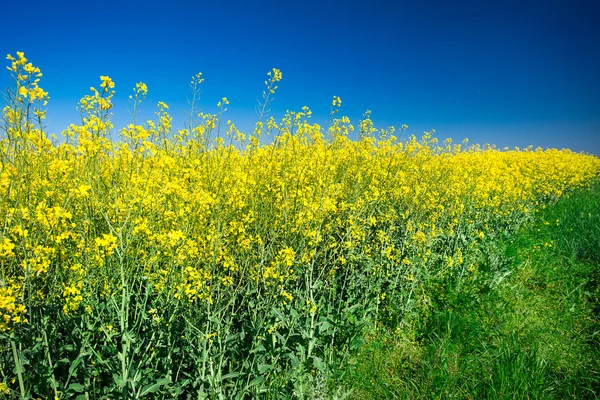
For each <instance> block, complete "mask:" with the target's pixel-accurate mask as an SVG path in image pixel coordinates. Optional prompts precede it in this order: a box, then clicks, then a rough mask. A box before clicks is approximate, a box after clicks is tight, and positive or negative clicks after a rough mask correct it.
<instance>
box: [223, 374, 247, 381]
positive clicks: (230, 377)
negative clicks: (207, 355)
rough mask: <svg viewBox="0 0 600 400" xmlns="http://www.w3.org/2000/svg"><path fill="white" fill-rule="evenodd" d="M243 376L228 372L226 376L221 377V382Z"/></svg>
mask: <svg viewBox="0 0 600 400" xmlns="http://www.w3.org/2000/svg"><path fill="white" fill-rule="evenodd" d="M242 375H244V373H243V372H230V373H228V374H225V375H223V376H222V377H221V380H222V381H224V380H226V379H233V378H238V377H240V376H242Z"/></svg>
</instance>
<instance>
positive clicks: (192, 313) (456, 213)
mask: <svg viewBox="0 0 600 400" xmlns="http://www.w3.org/2000/svg"><path fill="white" fill-rule="evenodd" d="M7 58H8V61H9V66H8V70H9V71H10V74H12V77H13V86H12V87H11V88H9V90H8V92H7V96H6V102H5V106H4V108H3V112H2V114H3V125H2V127H1V128H0V135H1V136H0V140H1V141H0V162H1V164H0V197H1V199H2V200H1V202H0V219H1V221H2V227H1V230H0V394H1V393H3V394H4V395H5V396H7V398H23V399H24V398H43V399H45V398H58V399H63V398H81V399H108V398H142V397H143V398H185V396H186V395H189V396H190V398H211V399H212V398H214V399H220V398H228V399H229V398H293V397H301V396H302V393H307V392H306V390H308V389H307V388H312V389H311V390H317V389H315V388H319V387H320V388H322V389H319V390H322V393H325V392H327V390H328V389H327V380H328V372H329V371H331V370H332V369H334V368H335V367H336V366H337V365H339V364H340V363H341V362H343V360H344V358H345V357H346V355H347V354H349V352H352V351H354V350H355V349H357V348H358V347H359V346H360V344H361V341H362V337H363V336H364V334H365V332H367V331H368V330H369V329H371V327H373V326H374V325H375V324H377V323H378V322H380V321H382V320H390V319H393V320H395V321H396V322H397V324H398V326H399V329H405V330H407V331H409V330H410V329H411V328H410V327H411V321H414V320H415V319H418V318H419V316H420V315H424V313H426V312H427V310H428V309H429V308H430V307H432V303H433V302H434V301H435V299H436V298H439V296H440V294H442V293H443V291H444V282H450V281H453V282H457V281H460V282H464V283H463V284H464V285H465V286H466V287H468V284H469V282H471V281H474V280H475V279H476V277H477V274H478V270H477V267H476V265H474V264H470V263H469V262H468V260H467V258H466V257H465V254H467V253H468V252H469V251H470V250H471V249H472V248H474V247H477V246H478V244H479V243H480V242H481V241H482V240H483V239H484V238H486V237H488V236H497V235H508V234H510V233H511V232H514V231H515V230H516V229H517V228H518V227H519V226H521V225H522V224H523V223H524V222H526V221H528V220H529V219H530V218H531V217H532V215H533V214H534V212H535V211H536V210H537V209H540V208H541V207H544V206H545V205H546V204H548V203H550V202H553V201H555V200H556V199H558V198H559V197H561V196H562V195H563V194H564V193H566V192H569V191H571V190H573V189H575V188H579V187H582V186H586V185H589V184H590V182H592V180H593V179H594V178H596V177H597V176H598V174H599V173H600V160H599V159H598V158H597V157H595V156H591V155H586V154H577V153H573V152H571V151H569V150H555V149H548V150H542V149H533V148H527V149H523V150H519V149H511V150H508V149H506V150H498V149H496V148H494V147H491V146H483V147H482V146H478V145H469V144H468V143H467V142H466V141H465V142H462V143H460V144H454V143H452V141H451V140H446V141H444V142H443V143H439V142H438V141H437V139H436V138H435V137H434V136H433V133H431V132H426V133H425V134H424V135H423V136H422V137H420V138H417V137H415V136H410V137H408V138H404V136H403V134H404V133H405V131H406V128H407V127H406V126H403V127H401V128H400V129H394V128H393V127H391V128H388V129H376V128H375V126H374V123H373V121H372V120H371V118H370V113H369V112H367V113H365V115H364V119H363V120H361V121H359V122H358V123H357V125H356V126H355V125H353V123H352V122H351V121H350V119H349V118H347V117H345V116H339V115H340V114H339V113H338V111H339V110H340V106H341V99H340V98H339V97H334V99H333V101H332V104H331V118H330V122H329V123H328V124H327V125H326V126H321V125H319V124H317V123H313V122H311V114H312V113H311V111H310V109H309V108H308V107H304V108H303V109H302V110H299V111H297V112H292V111H289V112H287V113H286V114H285V115H284V117H283V118H281V119H280V120H276V119H275V118H274V117H272V116H270V115H269V113H268V110H269V104H270V102H271V101H272V99H273V95H274V93H275V92H276V90H278V89H279V88H278V84H279V82H280V81H281V80H282V72H281V71H279V70H278V69H273V70H272V71H271V72H269V74H268V76H267V81H266V82H265V84H266V88H265V91H264V94H263V97H262V100H261V102H260V106H259V107H258V109H257V114H258V122H257V123H256V124H255V128H254V130H253V131H251V132H241V131H240V130H239V129H238V128H237V127H236V125H235V124H234V123H233V122H231V121H229V120H227V118H226V117H225V115H226V114H225V112H226V108H227V105H228V103H229V102H228V100H227V99H226V98H223V99H222V100H221V101H220V102H219V103H218V104H217V106H218V109H219V111H218V112H217V113H215V114H211V113H202V112H198V111H197V104H195V103H193V102H192V103H191V105H190V109H191V110H192V111H191V113H190V116H189V118H187V120H186V125H185V129H180V130H174V129H173V117H172V116H171V115H170V114H169V106H168V105H167V104H165V103H163V102H159V103H158V106H157V109H156V112H155V115H156V117H155V118H154V119H153V120H148V121H144V122H140V121H138V120H137V117H136V110H137V108H138V107H139V106H140V104H141V103H142V101H143V100H144V99H145V97H146V95H147V92H148V90H149V88H148V87H147V86H146V85H145V84H144V83H141V82H140V83H138V84H137V85H136V86H135V88H134V90H133V92H132V95H131V97H130V101H131V103H132V105H133V115H132V122H131V124H129V125H127V126H125V127H115V126H113V123H112V122H111V110H112V107H113V104H112V97H113V95H114V93H115V91H114V90H115V83H114V82H113V81H112V80H111V79H110V78H109V77H106V76H102V77H100V83H99V86H98V89H95V88H91V91H90V94H89V95H86V96H84V97H83V98H82V99H81V100H80V101H79V104H78V108H79V110H80V112H81V115H82V118H81V121H79V122H78V123H73V124H71V125H70V126H69V127H68V128H67V129H66V130H65V131H64V132H62V137H61V138H60V139H58V138H57V137H55V136H53V135H49V133H48V132H46V130H45V128H44V120H45V118H46V109H45V107H46V105H47V103H48V101H49V95H48V93H46V92H45V91H44V90H43V89H42V88H41V86H40V80H41V77H42V73H41V72H40V69H39V68H37V67H35V66H33V65H32V64H31V63H30V62H29V61H28V60H27V58H25V56H24V54H23V53H20V52H18V53H17V55H16V56H11V55H9V56H8V57H7ZM191 83H192V88H193V91H194V93H196V92H197V90H199V87H200V85H201V84H202V83H203V78H202V75H201V74H198V75H196V76H194V77H193V78H192V81H191ZM193 98H195V97H193ZM113 132H115V133H118V138H112V137H111V133H113ZM353 132H354V133H353ZM351 134H356V135H357V136H358V139H357V140H351V139H349V135H351ZM306 396H308V395H306Z"/></svg>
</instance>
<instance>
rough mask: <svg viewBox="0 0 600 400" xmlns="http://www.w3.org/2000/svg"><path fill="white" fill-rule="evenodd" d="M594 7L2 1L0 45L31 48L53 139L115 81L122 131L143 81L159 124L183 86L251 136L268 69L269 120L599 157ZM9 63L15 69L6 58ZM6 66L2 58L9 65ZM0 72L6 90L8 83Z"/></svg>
mask: <svg viewBox="0 0 600 400" xmlns="http://www.w3.org/2000/svg"><path fill="white" fill-rule="evenodd" d="M598 4H600V3H598V2H595V1H591V0H590V1H578V0H571V1H552V0H551V1H526V0H525V1H496V2H495V1H483V0H482V1H470V2H465V1H420V2H416V1H406V2H405V1H390V0H388V1H378V0H372V1H368V2H365V1H361V2H358V1H339V2H327V1H323V2H320V1H314V2H313V1H304V2H298V1H281V0H280V1H272V2H261V1H243V2H241V1H218V0H214V1H210V2H204V1H190V2H180V1H176V0H171V1H144V2H127V1H119V2H113V1H105V2H95V1H72V2H65V1H39V2H38V1H29V2H26V3H22V2H21V3H19V2H16V1H12V2H5V3H4V4H3V5H2V10H3V18H2V24H0V51H1V52H3V53H4V54H7V53H11V54H15V52H16V51H24V52H25V55H26V57H28V58H29V59H30V60H31V61H32V62H33V63H34V65H37V66H39V67H40V68H41V69H42V72H43V73H44V77H43V78H42V81H41V86H42V87H43V88H44V89H45V90H47V91H49V92H50V96H51V101H50V104H49V107H48V114H49V115H48V119H49V127H50V130H51V131H53V132H55V133H60V131H61V130H62V129H64V128H65V127H66V126H67V125H68V123H69V122H75V121H76V120H77V118H78V113H77V112H76V111H75V106H76V104H77V101H78V100H79V98H81V97H82V96H83V95H85V94H88V93H89V89H88V88H89V87H90V86H96V87H98V85H99V76H100V75H108V76H110V77H111V78H113V79H114V81H115V82H116V90H117V94H116V95H115V111H114V112H115V122H116V123H117V124H123V123H128V122H129V119H130V116H129V115H128V112H127V107H128V103H127V96H128V95H129V94H130V93H131V90H132V88H133V86H134V85H135V83H136V82H139V81H143V82H145V83H146V84H147V85H148V87H149V95H148V99H147V101H146V102H145V104H144V105H143V114H142V117H144V118H151V117H152V116H153V114H152V113H153V112H154V111H155V106H156V103H157V102H158V101H159V100H160V101H165V102H166V103H168V104H169V105H170V106H171V109H172V110H171V111H172V114H173V116H174V118H175V119H176V121H177V122H178V124H179V125H181V124H182V121H183V110H184V108H185V101H186V100H185V99H186V95H187V94H188V93H189V88H188V83H189V79H190V77H191V76H192V75H193V74H195V73H196V72H198V71H202V72H203V73H204V77H205V79H206V80H205V82H204V83H203V92H202V99H201V105H202V107H203V110H204V111H209V112H214V111H215V110H216V107H215V104H216V102H217V101H218V100H219V99H220V98H221V97H223V96H227V97H228V98H229V100H230V101H231V104H230V108H229V111H228V114H229V115H228V117H229V118H231V119H232V120H233V121H234V122H236V124H237V125H238V126H239V127H241V128H246V127H249V126H251V124H252V122H253V120H254V118H255V115H254V111H253V108H254V105H255V101H256V99H257V98H259V97H260V94H261V91H262V89H263V81H264V79H265V77H266V76H265V74H266V72H267V71H269V70H270V69H271V68H272V67H276V68H280V69H281V70H282V72H283V80H282V81H281V82H280V89H279V91H278V93H277V95H276V98H275V102H274V103H273V114H274V115H275V116H277V117H280V116H281V115H282V113H283V112H284V111H285V110H286V109H290V110H300V108H301V107H302V106H304V105H308V106H309V107H311V109H313V112H314V113H315V120H316V121H317V122H321V121H326V120H327V118H328V113H329V106H330V103H331V98H332V96H333V95H337V96H340V97H341V98H342V101H343V104H342V109H341V112H340V113H341V114H344V115H348V116H350V117H351V118H352V119H353V122H355V123H357V122H358V119H359V118H360V116H361V115H362V114H363V112H364V111H365V110H366V109H370V110H372V117H373V119H374V121H375V123H376V125H377V126H379V127H384V126H387V125H397V126H398V125H401V124H403V123H406V124H408V125H409V130H408V133H415V134H417V135H420V134H421V133H422V132H423V131H424V130H429V129H431V128H435V129H436V131H437V136H438V137H439V138H440V139H444V138H446V137H452V138H453V139H454V140H455V141H460V140H462V139H463V138H464V137H468V138H469V139H470V141H471V143H473V142H479V143H495V144H497V145H498V146H500V147H504V146H521V147H523V146H527V145H529V144H532V145H534V146H541V147H559V148H562V147H569V148H571V149H573V150H575V151H582V150H583V151H586V152H589V153H594V154H600V73H599V71H600V40H599V38H600V23H598V21H599V20H600V9H599V7H600V5H598ZM6 63H8V61H6ZM6 65H8V64H6ZM8 78H9V74H8V71H6V70H5V72H4V73H1V74H0V87H2V88H6V87H7V86H8V84H9V81H8Z"/></svg>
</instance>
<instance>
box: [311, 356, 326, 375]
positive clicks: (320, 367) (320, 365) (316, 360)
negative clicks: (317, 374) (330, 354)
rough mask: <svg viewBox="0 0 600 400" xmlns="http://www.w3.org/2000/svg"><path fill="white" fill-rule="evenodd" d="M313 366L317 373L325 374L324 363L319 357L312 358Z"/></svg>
mask: <svg viewBox="0 0 600 400" xmlns="http://www.w3.org/2000/svg"><path fill="white" fill-rule="evenodd" d="M313 365H314V366H315V368H317V369H318V370H319V371H321V372H325V367H326V365H325V362H323V360H322V359H321V358H320V357H317V356H314V357H313Z"/></svg>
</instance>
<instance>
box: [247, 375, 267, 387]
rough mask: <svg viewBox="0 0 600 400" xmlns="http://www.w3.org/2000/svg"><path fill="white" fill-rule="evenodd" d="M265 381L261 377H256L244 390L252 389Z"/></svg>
mask: <svg viewBox="0 0 600 400" xmlns="http://www.w3.org/2000/svg"><path fill="white" fill-rule="evenodd" d="M264 381H265V378H264V377H263V376H257V377H256V378H254V379H252V380H251V381H250V382H249V383H248V386H246V390H248V389H250V388H252V387H254V386H258V385H260V384H261V383H263V382H264Z"/></svg>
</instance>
